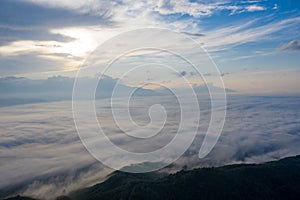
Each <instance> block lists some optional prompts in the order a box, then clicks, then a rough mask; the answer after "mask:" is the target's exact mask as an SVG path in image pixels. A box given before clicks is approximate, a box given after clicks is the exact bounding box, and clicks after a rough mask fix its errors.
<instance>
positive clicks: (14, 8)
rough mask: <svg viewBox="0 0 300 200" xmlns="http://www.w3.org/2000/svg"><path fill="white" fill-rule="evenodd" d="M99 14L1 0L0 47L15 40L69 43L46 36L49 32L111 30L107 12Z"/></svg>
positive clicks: (53, 35)
mask: <svg viewBox="0 0 300 200" xmlns="http://www.w3.org/2000/svg"><path fill="white" fill-rule="evenodd" d="M101 12H102V13H98V15H97V16H96V15H91V14H88V13H84V14H83V13H78V12H74V11H71V10H67V9H62V8H47V7H42V6H38V5H36V4H31V3H28V2H24V1H16V0H3V1H1V6H0V35H1V37H0V45H3V44H6V43H8V42H12V41H16V40H32V39H35V40H57V41H68V40H70V38H66V37H64V36H62V35H59V34H52V33H50V32H48V30H49V29H52V28H62V27H69V26H89V25H102V26H113V25H114V22H113V21H112V20H111V13H110V11H109V10H103V11H101Z"/></svg>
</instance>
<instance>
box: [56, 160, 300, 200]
mask: <svg viewBox="0 0 300 200" xmlns="http://www.w3.org/2000/svg"><path fill="white" fill-rule="evenodd" d="M299 197H300V156H296V157H290V158H285V159H282V160H280V161H274V162H268V163H265V164H240V165H229V166H224V167H217V168H202V169H195V170H191V171H180V172H178V173H176V174H173V175H169V176H166V177H163V178H156V179H153V178H150V177H149V176H148V175H146V176H144V175H141V174H128V173H122V172H117V173H114V175H112V176H111V177H110V178H109V179H108V180H106V181H105V182H103V183H100V184H97V185H95V186H92V187H89V188H85V189H82V190H79V191H75V192H73V193H72V194H70V196H69V199H72V200H96V199H97V200H98V199H99V200H105V199H110V200H113V199H143V200H147V199H155V200H157V199H251V200H252V199H299ZM62 199H68V198H67V197H64V198H62Z"/></svg>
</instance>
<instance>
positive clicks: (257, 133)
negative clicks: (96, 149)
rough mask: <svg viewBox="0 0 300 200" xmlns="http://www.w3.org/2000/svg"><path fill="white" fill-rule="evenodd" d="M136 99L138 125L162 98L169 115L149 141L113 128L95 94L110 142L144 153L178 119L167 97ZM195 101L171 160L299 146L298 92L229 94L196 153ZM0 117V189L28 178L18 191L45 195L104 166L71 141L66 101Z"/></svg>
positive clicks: (204, 105) (241, 158)
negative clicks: (180, 149) (181, 148)
mask: <svg viewBox="0 0 300 200" xmlns="http://www.w3.org/2000/svg"><path fill="white" fill-rule="evenodd" d="M137 100H138V99H137ZM140 100H141V101H137V102H135V103H134V104H132V105H133V107H132V108H133V112H132V114H133V116H132V117H133V119H134V120H136V122H137V123H139V124H147V120H148V112H147V111H148V107H147V106H145V105H148V106H150V105H152V104H153V103H159V102H161V103H163V105H165V106H166V108H167V111H169V115H168V117H169V118H168V120H167V121H168V123H167V126H166V127H165V128H164V130H163V133H165V134H162V135H161V136H160V137H156V138H153V139H150V140H148V141H147V140H145V141H141V140H136V139H134V138H131V137H128V136H126V135H125V134H124V133H122V132H120V130H119V129H118V128H117V127H116V125H115V124H114V122H113V121H112V116H111V114H109V109H108V108H109V106H107V105H110V104H109V103H110V102H109V101H106V100H101V101H98V102H97V111H99V112H98V117H99V119H100V123H101V125H103V129H104V131H105V132H106V133H107V136H108V137H109V138H110V139H111V140H112V141H113V142H114V143H115V144H118V145H120V147H121V148H123V149H126V150H130V151H134V152H145V151H146V152H147V151H151V150H155V149H157V148H161V147H162V146H164V145H166V144H167V143H168V142H169V141H170V139H172V138H173V136H174V134H175V133H176V130H177V128H178V120H180V117H179V116H178V113H177V111H178V108H179V107H178V105H177V104H176V103H174V102H173V101H171V99H169V98H161V97H160V98H156V99H155V101H154V99H149V98H147V100H143V99H140ZM202 100H203V101H201V105H200V107H201V121H200V129H199V135H198V137H197V138H196V140H195V142H194V143H193V145H192V146H191V147H190V149H189V151H188V152H186V153H185V154H184V156H183V157H182V158H180V159H179V160H178V161H177V162H176V165H177V166H178V167H181V166H183V165H187V166H188V167H190V168H193V167H200V166H208V165H209V166H211V165H214V166H215V165H224V164H228V163H239V162H264V161H267V160H272V159H278V158H281V157H285V156H291V155H295V154H299V153H300V152H299V145H300V141H299V134H300V127H299V124H300V121H299V119H300V116H299V113H300V110H299V108H300V106H299V98H298V97H281V98H277V97H258V96H256V97H245V96H229V101H228V110H227V120H226V124H225V127H224V131H223V133H222V135H221V138H220V140H219V142H218V144H217V145H216V146H215V148H214V150H213V151H212V152H211V154H209V156H208V157H207V158H205V159H203V160H199V159H198V151H199V148H200V146H201V143H202V141H203V135H204V133H205V132H206V130H207V127H208V123H209V120H210V114H209V112H208V111H209V110H208V109H209V101H207V99H205V98H204V99H202ZM0 119H1V120H0V121H1V123H0V128H1V135H0V149H1V151H0V152H1V153H0V156H1V163H3V164H1V166H0V173H1V175H2V179H1V181H0V186H1V187H2V188H4V187H5V186H8V185H17V184H18V183H23V182H25V181H28V182H27V184H28V185H26V188H25V190H23V193H24V194H26V195H30V196H36V197H39V198H42V197H44V196H47V197H48V198H51V197H52V196H48V195H49V194H50V195H58V194H63V193H68V192H69V191H71V190H73V189H76V188H80V187H83V186H87V185H91V184H94V183H96V182H99V180H103V177H105V175H106V174H108V173H109V172H110V170H108V169H106V168H104V167H103V166H102V165H101V164H99V163H97V161H96V160H95V159H94V158H93V157H91V155H90V154H89V153H88V152H87V151H86V150H85V148H84V147H83V145H82V144H81V143H80V141H79V140H78V137H77V133H76V131H75V127H74V122H73V119H72V112H71V104H70V102H58V103H45V104H32V105H23V106H13V107H7V108H1V114H0ZM121 123H122V122H121ZM132 131H136V130H132ZM114 160H115V161H117V159H114ZM130 162H131V160H128V162H127V163H124V165H126V164H127V165H128V164H130ZM43 177H48V178H47V179H44V178H43ZM54 191H56V193H55V192H54Z"/></svg>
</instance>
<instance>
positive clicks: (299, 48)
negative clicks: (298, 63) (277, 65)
mask: <svg viewBox="0 0 300 200" xmlns="http://www.w3.org/2000/svg"><path fill="white" fill-rule="evenodd" d="M279 50H281V51H294V52H300V40H293V41H290V42H289V43H287V44H284V45H282V46H281V47H280V48H279Z"/></svg>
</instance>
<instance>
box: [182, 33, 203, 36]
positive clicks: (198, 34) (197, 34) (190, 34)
mask: <svg viewBox="0 0 300 200" xmlns="http://www.w3.org/2000/svg"><path fill="white" fill-rule="evenodd" d="M181 33H183V34H186V35H189V36H197V37H201V36H205V35H204V34H202V33H190V32H181Z"/></svg>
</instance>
